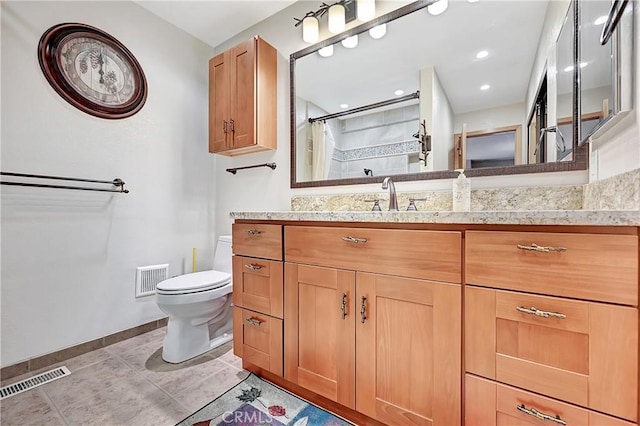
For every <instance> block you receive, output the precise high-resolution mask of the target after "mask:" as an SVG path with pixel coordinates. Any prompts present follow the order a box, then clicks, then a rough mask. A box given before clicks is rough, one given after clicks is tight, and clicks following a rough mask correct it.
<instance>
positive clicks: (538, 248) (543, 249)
mask: <svg viewBox="0 0 640 426" xmlns="http://www.w3.org/2000/svg"><path fill="white" fill-rule="evenodd" d="M517 247H518V248H519V249H520V250H528V251H540V252H544V253H548V252H550V251H558V252H564V251H567V248H566V247H545V246H539V245H537V244H536V243H531V244H530V245H528V246H523V245H522V244H518V245H517Z"/></svg>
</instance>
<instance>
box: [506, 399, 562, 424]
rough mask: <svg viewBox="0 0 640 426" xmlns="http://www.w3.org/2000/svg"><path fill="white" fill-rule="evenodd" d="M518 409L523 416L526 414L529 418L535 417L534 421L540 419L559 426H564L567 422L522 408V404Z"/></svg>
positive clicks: (557, 417) (534, 410)
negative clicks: (559, 425)
mask: <svg viewBox="0 0 640 426" xmlns="http://www.w3.org/2000/svg"><path fill="white" fill-rule="evenodd" d="M516 408H517V409H518V411H522V412H523V413H525V414H528V415H530V416H533V417H535V418H536V419H540V420H551V421H552V422H556V423H558V424H561V425H566V424H567V422H566V421H565V420H562V419H561V418H560V416H555V417H553V416H550V415H549V414H544V413H543V412H541V411H538V410H536V409H535V408H533V407H531V408H527V407H525V406H524V404H520V405H518V406H517V407H516Z"/></svg>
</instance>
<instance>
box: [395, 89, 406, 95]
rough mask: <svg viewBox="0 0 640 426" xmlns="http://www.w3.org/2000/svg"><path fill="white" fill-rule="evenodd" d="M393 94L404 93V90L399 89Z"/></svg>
mask: <svg viewBox="0 0 640 426" xmlns="http://www.w3.org/2000/svg"><path fill="white" fill-rule="evenodd" d="M393 94H394V95H396V96H400V95H404V90H401V89H398V90H396V91H395V92H393Z"/></svg>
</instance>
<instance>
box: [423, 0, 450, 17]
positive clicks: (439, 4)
mask: <svg viewBox="0 0 640 426" xmlns="http://www.w3.org/2000/svg"><path fill="white" fill-rule="evenodd" d="M447 7H449V0H437V1H436V2H435V3H431V4H430V5H429V6H427V12H429V13H430V14H432V15H433V16H436V15H440V14H441V13H442V12H444V11H445V10H447Z"/></svg>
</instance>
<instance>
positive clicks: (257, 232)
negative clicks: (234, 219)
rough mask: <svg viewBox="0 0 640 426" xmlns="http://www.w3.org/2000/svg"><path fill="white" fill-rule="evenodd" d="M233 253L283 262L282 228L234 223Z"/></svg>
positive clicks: (278, 226) (279, 226)
mask: <svg viewBox="0 0 640 426" xmlns="http://www.w3.org/2000/svg"><path fill="white" fill-rule="evenodd" d="M232 235H233V253H234V254H239V255H243V256H252V257H261V258H264V259H273V260H282V226H281V225H255V224H246V223H234V224H233V227H232Z"/></svg>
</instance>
